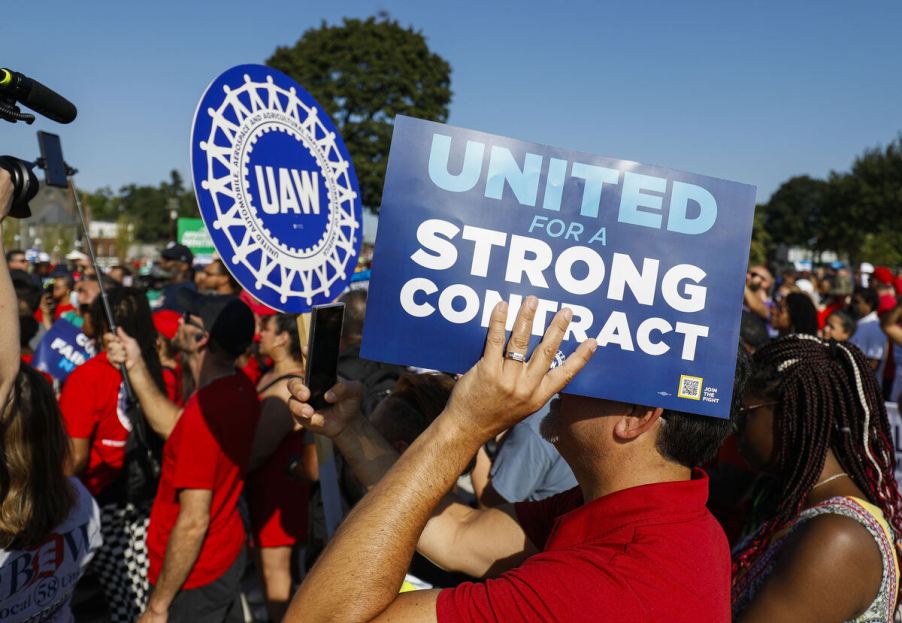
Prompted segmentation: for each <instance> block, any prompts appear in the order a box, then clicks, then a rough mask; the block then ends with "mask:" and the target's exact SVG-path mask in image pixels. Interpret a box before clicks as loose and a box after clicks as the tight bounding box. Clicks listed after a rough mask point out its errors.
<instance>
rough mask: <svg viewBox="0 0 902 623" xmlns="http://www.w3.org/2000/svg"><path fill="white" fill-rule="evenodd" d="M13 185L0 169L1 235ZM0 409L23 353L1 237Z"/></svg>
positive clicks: (17, 311) (7, 174) (16, 372)
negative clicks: (0, 328)
mask: <svg viewBox="0 0 902 623" xmlns="http://www.w3.org/2000/svg"><path fill="white" fill-rule="evenodd" d="M13 192H14V188H13V183H12V180H11V179H10V176H9V172H8V171H6V169H0V234H2V223H3V222H4V221H5V220H6V216H7V214H9V209H10V207H11V206H12V201H13ZM0 262H2V263H3V264H2V265H0V327H3V330H2V331H0V406H2V405H5V404H6V403H7V400H8V398H9V394H10V392H11V391H12V388H13V385H14V384H15V382H16V376H18V374H19V365H20V362H21V359H22V351H21V350H20V348H19V302H18V301H17V300H16V291H15V289H14V288H13V280H12V278H11V277H10V275H9V266H7V265H6V249H4V248H3V236H2V235H0Z"/></svg>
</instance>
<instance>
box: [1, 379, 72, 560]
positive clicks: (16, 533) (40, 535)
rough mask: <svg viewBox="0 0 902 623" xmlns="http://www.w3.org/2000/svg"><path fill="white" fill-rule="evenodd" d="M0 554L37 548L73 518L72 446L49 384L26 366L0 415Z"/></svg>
mask: <svg viewBox="0 0 902 623" xmlns="http://www.w3.org/2000/svg"><path fill="white" fill-rule="evenodd" d="M0 441H2V446H0V458H2V460H0V548H2V549H22V548H27V547H33V546H36V545H39V544H40V543H41V541H43V539H45V538H46V537H47V535H48V534H50V533H51V532H52V531H53V529H54V528H55V527H56V526H58V525H59V524H60V523H62V522H63V521H64V520H65V519H66V517H67V516H68V515H69V511H70V510H71V508H72V505H73V503H74V501H75V492H74V490H73V489H72V487H71V486H70V484H69V482H68V480H67V478H66V476H65V475H64V473H63V466H64V465H65V461H66V459H67V457H68V453H69V440H68V437H67V436H66V433H65V431H64V430H63V421H62V415H61V414H60V410H59V406H58V405H57V402H56V397H55V396H54V395H53V390H52V389H51V388H50V385H49V384H48V383H47V381H46V380H45V379H44V377H42V376H41V375H40V373H38V372H36V371H35V370H34V369H32V368H31V367H29V366H27V365H22V366H21V368H20V369H19V373H18V375H17V376H16V382H15V384H14V386H13V389H12V392H11V394H10V397H9V399H8V400H7V403H6V405H4V406H3V409H2V412H0Z"/></svg>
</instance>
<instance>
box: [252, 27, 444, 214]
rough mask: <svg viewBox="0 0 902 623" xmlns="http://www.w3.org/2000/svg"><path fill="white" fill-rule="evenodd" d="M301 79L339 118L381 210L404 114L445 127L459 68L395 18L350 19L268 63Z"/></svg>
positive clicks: (367, 195)
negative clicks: (396, 127)
mask: <svg viewBox="0 0 902 623" xmlns="http://www.w3.org/2000/svg"><path fill="white" fill-rule="evenodd" d="M266 62H267V64H268V65H269V66H270V67H273V68H275V69H278V70H280V71H282V72H285V73H286V74H288V75H289V76H291V77H292V78H294V79H295V80H297V81H298V82H299V83H300V84H301V85H302V86H303V87H304V88H305V89H306V90H307V91H308V92H309V93H310V94H311V95H313V97H314V98H316V100H317V101H318V102H319V103H320V105H321V106H323V108H325V109H326V112H328V113H329V115H330V116H331V117H332V119H333V121H334V122H335V124H336V126H337V127H338V131H339V132H340V133H341V136H342V138H343V139H344V142H345V144H346V145H347V147H348V151H349V152H350V154H351V159H352V160H353V162H354V168H355V169H356V171H357V179H358V181H359V183H360V191H361V200H362V202H363V205H364V206H366V207H368V208H369V209H371V210H373V211H374V212H378V210H379V207H380V205H381V203H382V184H383V181H384V179H385V166H386V163H387V160H388V150H389V145H390V143H391V133H392V124H393V122H394V118H395V116H396V115H409V116H412V117H419V118H421V119H428V120H432V121H440V122H444V121H445V120H447V118H448V104H449V103H450V101H451V66H450V65H449V64H448V63H447V61H445V60H444V59H443V58H442V57H441V56H439V55H438V54H435V53H434V52H431V51H430V50H429V47H428V46H427V45H426V39H425V37H424V36H423V35H422V33H420V32H419V31H416V30H414V29H413V28H403V27H402V26H401V25H400V24H399V23H398V22H397V21H394V20H391V19H389V18H388V16H387V15H385V14H383V15H380V16H379V17H378V18H375V17H370V18H368V19H366V20H359V19H349V18H345V19H344V21H343V22H342V24H341V25H337V26H329V25H327V24H326V23H325V22H323V23H322V24H321V25H320V27H319V28H313V29H310V30H308V31H306V32H305V33H304V34H303V36H302V37H301V38H300V39H299V40H298V42H297V43H295V44H294V45H293V46H291V47H279V48H276V51H275V52H274V53H273V55H272V57H271V58H270V59H269V60H267V61H266Z"/></svg>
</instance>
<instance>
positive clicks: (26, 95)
mask: <svg viewBox="0 0 902 623" xmlns="http://www.w3.org/2000/svg"><path fill="white" fill-rule="evenodd" d="M0 95H6V96H8V97H11V98H14V99H16V100H18V101H19V102H21V103H22V104H24V105H25V106H28V107H29V108H31V109H32V110H33V111H35V112H38V113H40V114H42V115H44V116H45V117H47V118H48V119H52V120H53V121H57V122H59V123H71V122H72V121H73V120H74V119H75V116H76V115H77V114H78V111H77V110H76V109H75V106H74V105H73V104H72V102H70V101H69V100H67V99H66V98H65V97H63V96H62V95H60V94H59V93H56V92H55V91H53V90H51V89H48V88H47V87H45V86H44V85H43V84H41V83H40V82H38V81H37V80H32V79H31V78H29V77H28V76H25V75H23V74H20V73H19V72H17V71H11V70H9V69H6V68H2V69H0Z"/></svg>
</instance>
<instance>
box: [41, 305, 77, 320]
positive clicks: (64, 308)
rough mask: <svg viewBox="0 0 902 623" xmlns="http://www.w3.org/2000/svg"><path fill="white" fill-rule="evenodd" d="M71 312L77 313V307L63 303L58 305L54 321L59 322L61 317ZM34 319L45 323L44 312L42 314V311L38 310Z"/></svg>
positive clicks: (54, 312) (54, 313)
mask: <svg viewBox="0 0 902 623" xmlns="http://www.w3.org/2000/svg"><path fill="white" fill-rule="evenodd" d="M70 311H75V307H74V306H73V305H72V304H71V303H61V304H59V305H57V306H56V309H55V310H54V311H53V320H54V321H56V320H59V319H60V316H62V315H63V314H65V313H66V312H70ZM34 319H35V320H37V321H38V322H43V321H44V312H42V311H41V310H40V309H36V310H35V312H34Z"/></svg>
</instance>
